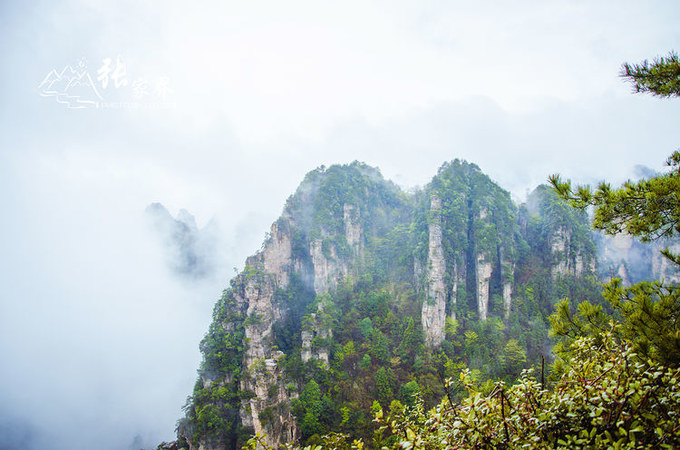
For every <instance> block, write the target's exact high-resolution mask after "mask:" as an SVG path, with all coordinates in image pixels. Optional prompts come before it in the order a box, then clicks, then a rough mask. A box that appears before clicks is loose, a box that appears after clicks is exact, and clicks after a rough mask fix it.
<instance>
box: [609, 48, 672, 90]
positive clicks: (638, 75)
mask: <svg viewBox="0 0 680 450" xmlns="http://www.w3.org/2000/svg"><path fill="white" fill-rule="evenodd" d="M621 76H622V77H624V78H626V79H628V80H629V81H630V82H631V83H633V88H634V89H635V92H649V93H651V94H652V95H656V96H659V97H680V60H678V54H677V53H675V52H671V53H669V54H668V56H666V57H658V58H656V59H655V60H654V61H653V62H652V63H650V62H649V61H646V60H645V61H643V62H642V63H640V64H629V63H625V64H623V67H622V68H621Z"/></svg>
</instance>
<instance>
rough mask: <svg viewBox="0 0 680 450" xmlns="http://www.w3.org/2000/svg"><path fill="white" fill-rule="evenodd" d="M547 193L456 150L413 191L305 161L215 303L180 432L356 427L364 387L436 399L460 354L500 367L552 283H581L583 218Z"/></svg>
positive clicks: (531, 339)
mask: <svg viewBox="0 0 680 450" xmlns="http://www.w3.org/2000/svg"><path fill="white" fill-rule="evenodd" d="M562 206H563V205H560V203H559V202H558V201H557V200H556V198H554V197H551V196H550V192H549V191H547V190H546V189H545V188H540V189H539V190H537V191H536V192H535V193H534V194H532V197H531V198H530V201H529V202H528V204H527V205H523V206H521V207H518V206H517V205H515V204H514V203H513V202H512V201H511V199H510V195H509V194H508V192H506V191H504V190H503V189H502V188H500V187H499V186H498V185H496V184H495V183H494V182H492V181H491V180H490V179H489V178H488V177H487V176H486V175H484V174H483V173H482V172H481V171H480V170H479V168H478V167H477V166H475V165H474V164H469V163H467V162H464V161H459V160H455V161H452V162H450V163H447V164H445V165H443V166H442V167H441V168H440V170H439V172H438V174H437V175H436V176H435V177H434V178H433V180H432V181H431V183H429V184H428V185H427V186H426V187H424V188H423V189H421V190H419V191H417V192H415V193H412V194H406V193H404V192H403V191H401V190H400V189H399V188H398V187H397V186H396V185H394V184H393V183H391V182H389V181H386V180H385V179H384V178H383V177H382V176H381V175H380V172H379V171H378V170H377V169H374V168H371V167H368V166H366V165H364V164H361V163H357V162H355V163H352V164H350V165H344V166H331V167H328V168H325V167H321V168H319V169H316V170H314V171H312V172H310V173H309V174H307V176H306V177H305V179H304V181H303V182H302V184H301V185H300V187H299V188H298V189H297V191H296V193H295V194H294V195H293V196H291V197H290V198H289V200H288V201H287V203H286V206H285V208H284V211H283V213H282V215H281V217H280V218H279V219H278V220H277V221H276V222H275V223H274V224H273V225H272V227H271V230H270V233H269V234H268V237H267V239H266V241H265V243H264V244H263V247H262V249H261V250H260V251H259V252H258V253H257V254H255V255H254V256H252V257H250V258H248V260H247V261H246V265H245V268H244V270H243V271H242V272H241V273H240V274H239V275H238V276H236V277H235V278H234V279H233V280H232V281H231V287H230V288H229V289H227V290H225V291H224V293H223V296H222V298H221V299H220V300H219V301H218V302H217V304H216V306H215V310H214V314H213V318H214V320H213V323H212V325H211V327H210V330H209V331H208V333H207V334H206V337H205V338H204V339H203V341H202V342H201V351H202V353H203V362H202V365H201V368H200V369H199V379H198V381H197V383H196V386H195V389H194V393H193V395H192V396H191V397H190V398H189V401H188V403H187V408H186V411H187V415H186V417H185V418H184V419H182V420H181V421H180V422H179V427H178V431H179V437H180V442H181V443H185V444H186V445H187V446H189V447H190V448H201V449H206V450H207V449H217V448H239V447H240V446H241V445H242V444H243V442H244V439H246V438H247V437H248V436H249V435H251V434H252V433H260V434H263V435H266V440H267V442H268V443H270V444H271V445H279V444H282V443H285V442H290V441H292V440H296V439H300V438H301V439H303V440H309V439H312V438H313V436H314V435H315V434H318V433H321V432H324V431H328V430H329V429H335V430H343V431H345V432H348V433H349V434H353V435H360V434H362V433H368V432H369V431H370V427H371V425H370V423H371V421H370V409H371V405H372V402H373V401H378V402H380V403H382V404H383V405H384V406H389V404H390V402H391V401H392V400H394V399H399V400H401V401H402V402H409V401H411V400H412V398H411V395H412V394H413V393H414V392H420V394H421V396H422V397H423V398H424V399H425V400H426V401H437V400H438V399H439V397H440V396H441V395H442V394H443V390H442V389H443V387H442V384H441V377H442V376H451V375H455V373H457V372H459V371H460V370H461V368H462V367H466V366H467V367H471V368H473V369H475V370H477V371H478V372H479V376H480V377H485V376H491V375H499V374H500V375H501V376H506V377H509V378H508V379H510V378H511V377H512V376H515V372H517V371H518V370H520V369H521V368H522V367H527V366H529V365H531V364H534V363H535V362H536V358H538V356H539V355H540V354H545V353H546V349H547V348H548V347H549V344H548V341H547V331H546V330H547V327H546V325H545V322H546V316H547V314H549V312H550V311H551V308H552V305H553V303H554V301H555V300H556V299H557V296H559V295H562V294H567V295H571V296H575V297H578V296H579V295H586V294H590V293H591V292H592V291H593V290H594V289H595V288H594V284H593V283H592V282H587V281H585V279H586V277H587V276H588V275H592V274H593V270H594V269H595V253H596V252H595V245H594V243H593V240H592V236H591V234H590V232H589V231H588V230H587V226H586V220H585V217H583V216H581V215H579V214H577V213H575V212H574V211H573V210H570V209H568V208H566V207H564V208H563V209H560V208H562ZM591 278H592V277H591ZM574 280H576V281H574ZM579 280H580V281H579ZM583 286H586V287H585V288H584V287H583ZM576 287H578V289H577V288H576ZM517 346H519V347H520V350H521V351H519V352H518V351H515V350H513V349H515V348H516V347H517ZM517 373H518V372H517Z"/></svg>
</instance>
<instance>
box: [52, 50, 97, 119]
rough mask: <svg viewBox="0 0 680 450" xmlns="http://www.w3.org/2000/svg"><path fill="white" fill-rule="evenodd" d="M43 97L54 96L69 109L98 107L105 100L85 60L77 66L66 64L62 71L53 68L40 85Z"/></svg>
mask: <svg viewBox="0 0 680 450" xmlns="http://www.w3.org/2000/svg"><path fill="white" fill-rule="evenodd" d="M38 90H39V91H40V95H41V96H42V97H54V98H55V99H56V101H57V103H61V104H64V105H66V107H67V108H69V109H83V108H90V107H96V106H97V103H98V101H99V100H103V99H102V96H101V94H99V91H98V90H97V85H96V84H95V82H94V81H93V80H92V77H91V76H90V73H89V72H88V71H87V66H86V65H85V63H84V61H80V62H79V63H78V65H77V67H76V68H74V67H73V66H71V65H67V66H65V67H64V68H63V69H62V70H61V71H57V70H56V69H52V70H51V71H50V72H49V73H48V74H47V75H46V76H45V78H44V79H43V80H42V82H41V83H40V84H39V85H38Z"/></svg>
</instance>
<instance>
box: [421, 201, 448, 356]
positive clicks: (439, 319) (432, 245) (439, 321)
mask: <svg viewBox="0 0 680 450" xmlns="http://www.w3.org/2000/svg"><path fill="white" fill-rule="evenodd" d="M441 207H442V203H441V200H440V199H439V197H437V196H432V198H431V200H430V214H431V222H430V224H429V227H428V235H429V245H428V255H427V298H426V299H425V301H424V302H423V308H422V323H423V331H424V332H425V343H426V344H427V345H428V346H429V347H435V346H437V345H440V344H441V343H442V342H443V341H444V325H445V323H446V283H445V282H444V277H445V275H446V260H445V259H444V248H443V244H442V226H441V212H440V210H441Z"/></svg>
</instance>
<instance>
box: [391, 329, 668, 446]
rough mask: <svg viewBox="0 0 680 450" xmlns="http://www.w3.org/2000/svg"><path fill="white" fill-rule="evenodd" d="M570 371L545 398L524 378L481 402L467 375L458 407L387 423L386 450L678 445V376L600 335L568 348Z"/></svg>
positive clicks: (414, 412) (411, 413) (418, 410)
mask: <svg viewBox="0 0 680 450" xmlns="http://www.w3.org/2000/svg"><path fill="white" fill-rule="evenodd" d="M571 351H572V353H573V355H574V357H573V360H572V363H571V364H570V366H569V369H568V371H567V372H566V373H565V374H564V376H563V377H562V378H561V379H560V380H559V381H558V382H557V383H556V384H555V386H554V387H553V388H552V389H550V390H546V389H545V388H544V387H543V386H542V385H541V383H540V382H539V381H537V380H536V379H535V378H534V377H533V376H532V375H531V371H527V372H525V373H524V374H523V375H522V377H521V379H520V381H519V383H517V384H515V385H513V386H509V387H508V386H507V385H505V384H504V383H497V384H496V385H495V387H494V389H493V390H492V391H491V393H490V394H488V395H484V394H483V393H482V392H481V391H480V388H479V386H478V385H477V383H476V382H475V381H474V380H473V379H472V378H471V377H470V374H469V372H464V373H463V374H462V375H461V379H460V385H461V386H463V387H464V389H465V390H466V392H467V396H466V397H465V399H464V400H463V401H462V402H461V403H459V404H452V403H451V402H450V401H449V400H448V399H445V400H444V401H443V402H442V403H441V404H440V405H439V406H438V407H437V408H435V409H434V410H432V411H430V412H427V413H426V412H424V410H423V408H422V406H418V405H417V406H416V407H414V408H410V409H407V410H406V411H405V412H404V413H403V414H399V413H397V414H396V415H394V416H390V417H387V418H383V417H381V414H378V420H379V421H380V423H381V425H382V427H383V430H385V431H388V432H389V433H392V434H394V435H395V436H397V438H398V439H397V440H398V442H397V443H396V444H395V445H393V448H522V447H529V448H562V449H567V448H676V447H677V446H678V445H680V428H678V426H677V424H678V423H680V378H679V377H680V372H679V371H678V369H671V368H667V367H664V366H661V365H658V364H655V363H651V362H650V363H648V364H644V363H641V362H640V361H639V359H638V358H637V357H636V355H635V354H634V352H633V348H632V346H631V345H630V344H629V343H626V342H621V341H619V340H618V339H617V338H616V336H615V335H614V334H612V333H604V334H603V335H602V336H601V339H600V341H599V343H596V340H595V339H594V338H592V337H584V338H579V339H577V340H576V341H574V342H573V344H572V346H571Z"/></svg>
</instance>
